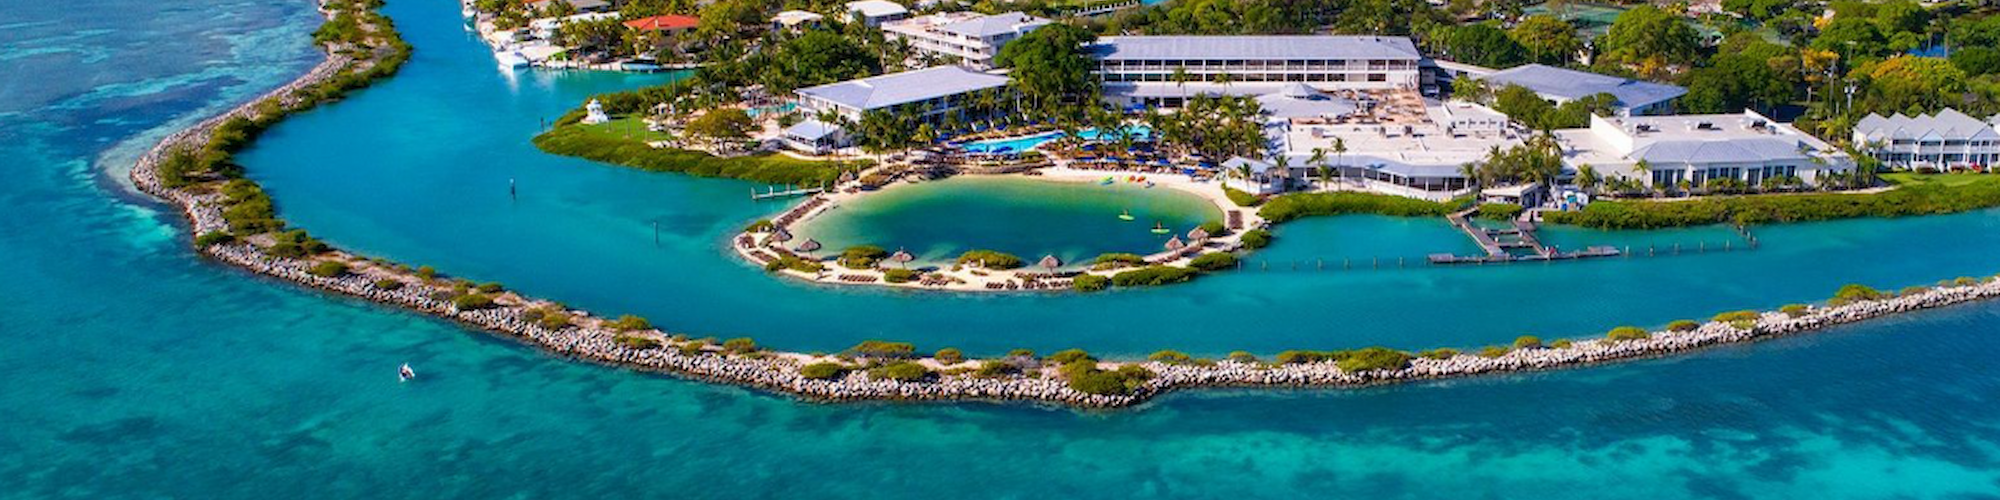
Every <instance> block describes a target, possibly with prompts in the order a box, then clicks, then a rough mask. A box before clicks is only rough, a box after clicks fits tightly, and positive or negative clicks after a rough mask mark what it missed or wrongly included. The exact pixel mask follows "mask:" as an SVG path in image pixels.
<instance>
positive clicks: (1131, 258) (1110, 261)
mask: <svg viewBox="0 0 2000 500" xmlns="http://www.w3.org/2000/svg"><path fill="white" fill-rule="evenodd" d="M1090 263H1091V268H1092V269H1116V268H1119V267H1127V266H1143V265H1146V258H1145V257H1142V256H1140V255H1139V254H1130V253H1107V254H1103V255H1099V256H1097V258H1096V259H1093V260H1091V261H1090Z"/></svg>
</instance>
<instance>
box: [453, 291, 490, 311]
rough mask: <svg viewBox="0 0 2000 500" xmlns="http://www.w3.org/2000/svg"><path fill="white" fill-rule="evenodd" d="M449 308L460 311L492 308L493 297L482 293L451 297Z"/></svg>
mask: <svg viewBox="0 0 2000 500" xmlns="http://www.w3.org/2000/svg"><path fill="white" fill-rule="evenodd" d="M451 306H452V307H455V308H458V310H460V311H475V310H479V309H486V308H490V307H493V297H491V296H488V295H486V294H483V293H476V292H475V293H468V294H464V295H459V296H457V297H452V299H451Z"/></svg>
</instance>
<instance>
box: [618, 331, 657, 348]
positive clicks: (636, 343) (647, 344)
mask: <svg viewBox="0 0 2000 500" xmlns="http://www.w3.org/2000/svg"><path fill="white" fill-rule="evenodd" d="M611 340H612V341H613V342H617V343H618V345H622V346H625V347H629V348H633V349H653V348H657V347H660V341H659V339H655V338H652V337H647V336H644V335H629V334H619V335H617V336H614V337H612V338H611Z"/></svg>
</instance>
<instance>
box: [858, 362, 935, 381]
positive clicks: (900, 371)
mask: <svg viewBox="0 0 2000 500" xmlns="http://www.w3.org/2000/svg"><path fill="white" fill-rule="evenodd" d="M930 376H931V369H929V368H924V365H920V364H916V363H912V362H909V361H897V362H894V363H887V364H883V365H881V366H877V367H874V368H869V369H868V378H871V379H875V380H895V381H899V382H916V381H919V380H923V379H926V378H930Z"/></svg>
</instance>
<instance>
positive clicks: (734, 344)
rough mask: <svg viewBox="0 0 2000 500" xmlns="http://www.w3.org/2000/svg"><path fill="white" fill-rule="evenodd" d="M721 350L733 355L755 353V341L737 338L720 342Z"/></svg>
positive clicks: (756, 349) (748, 338)
mask: <svg viewBox="0 0 2000 500" xmlns="http://www.w3.org/2000/svg"><path fill="white" fill-rule="evenodd" d="M722 350H725V351H729V352H731V353H735V354H744V353H751V352H757V351H758V350H759V349H758V348H757V341H756V340H752V339H751V338H750V337H738V338H733V339H729V340H726V341H723V342H722Z"/></svg>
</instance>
